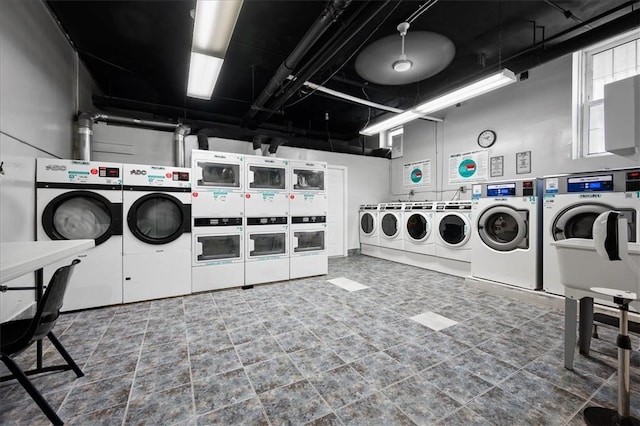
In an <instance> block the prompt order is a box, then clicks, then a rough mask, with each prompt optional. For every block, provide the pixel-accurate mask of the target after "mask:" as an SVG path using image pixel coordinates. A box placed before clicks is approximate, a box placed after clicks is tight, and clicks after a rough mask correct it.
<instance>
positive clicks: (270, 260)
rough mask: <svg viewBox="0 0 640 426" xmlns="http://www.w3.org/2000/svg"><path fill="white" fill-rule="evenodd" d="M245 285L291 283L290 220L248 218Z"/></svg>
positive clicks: (285, 218)
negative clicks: (288, 281) (286, 281)
mask: <svg viewBox="0 0 640 426" xmlns="http://www.w3.org/2000/svg"><path fill="white" fill-rule="evenodd" d="M246 220H247V226H246V228H245V235H246V237H245V263H244V267H245V269H244V277H245V285H247V286H250V285H253V284H261V283H268V282H273V281H284V280H288V279H289V224H288V220H289V218H288V217H287V216H277V217H274V216H269V217H247V219H246Z"/></svg>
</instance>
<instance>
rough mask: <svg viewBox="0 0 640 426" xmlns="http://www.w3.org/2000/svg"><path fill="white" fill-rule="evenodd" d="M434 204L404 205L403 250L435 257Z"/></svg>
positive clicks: (426, 202) (414, 203) (417, 203)
mask: <svg viewBox="0 0 640 426" xmlns="http://www.w3.org/2000/svg"><path fill="white" fill-rule="evenodd" d="M434 210H435V209H434V203H433V202H428V201H422V202H413V203H405V205H404V211H403V222H404V226H403V230H404V233H403V236H404V250H405V251H407V252H410V253H418V254H424V255H428V256H435V254H436V247H435V232H434V231H433V225H434Z"/></svg>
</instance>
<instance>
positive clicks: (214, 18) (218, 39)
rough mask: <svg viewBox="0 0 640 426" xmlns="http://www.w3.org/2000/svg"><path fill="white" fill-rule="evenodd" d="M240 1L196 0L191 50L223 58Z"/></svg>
mask: <svg viewBox="0 0 640 426" xmlns="http://www.w3.org/2000/svg"><path fill="white" fill-rule="evenodd" d="M241 8H242V0H198V2H197V3H196V16H195V23H194V25H193V41H192V45H191V50H192V51H193V52H198V53H203V54H205V55H211V56H217V57H218V58H224V56H225V54H226V53H227V47H229V41H230V40H231V35H232V34H233V29H234V28H235V26H236V21H237V20H238V15H240V9H241Z"/></svg>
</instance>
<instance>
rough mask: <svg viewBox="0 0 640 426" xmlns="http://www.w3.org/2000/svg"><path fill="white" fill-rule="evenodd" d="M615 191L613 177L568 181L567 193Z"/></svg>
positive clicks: (569, 179)
mask: <svg viewBox="0 0 640 426" xmlns="http://www.w3.org/2000/svg"><path fill="white" fill-rule="evenodd" d="M599 191H613V175H602V176H585V177H575V178H568V179H567V192H599Z"/></svg>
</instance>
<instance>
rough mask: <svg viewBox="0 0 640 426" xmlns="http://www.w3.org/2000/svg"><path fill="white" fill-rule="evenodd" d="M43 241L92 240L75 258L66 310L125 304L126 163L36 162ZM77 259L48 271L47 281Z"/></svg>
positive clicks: (38, 233) (38, 229)
mask: <svg viewBox="0 0 640 426" xmlns="http://www.w3.org/2000/svg"><path fill="white" fill-rule="evenodd" d="M36 222H37V224H36V238H37V240H38V241H49V240H79V239H93V240H95V247H94V248H92V249H91V250H87V251H86V252H84V253H81V254H79V255H77V256H74V258H75V257H79V258H80V259H82V263H81V264H80V266H79V267H78V268H76V269H75V271H74V273H73V276H72V277H71V281H70V282H69V287H68V288H67V292H66V294H65V298H64V304H63V305H62V310H63V311H70V310H75V309H86V308H94V307H98V306H107V305H114V304H119V303H122V164H117V163H105V162H99V161H76V160H59V159H55V158H38V159H37V160H36ZM71 260H72V258H69V259H66V260H64V261H61V262H59V263H56V264H53V265H50V266H48V267H46V268H44V277H43V279H44V282H49V279H50V278H51V276H52V275H53V273H54V272H55V270H56V269H57V268H58V267H60V266H63V265H68V264H69V263H71Z"/></svg>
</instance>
